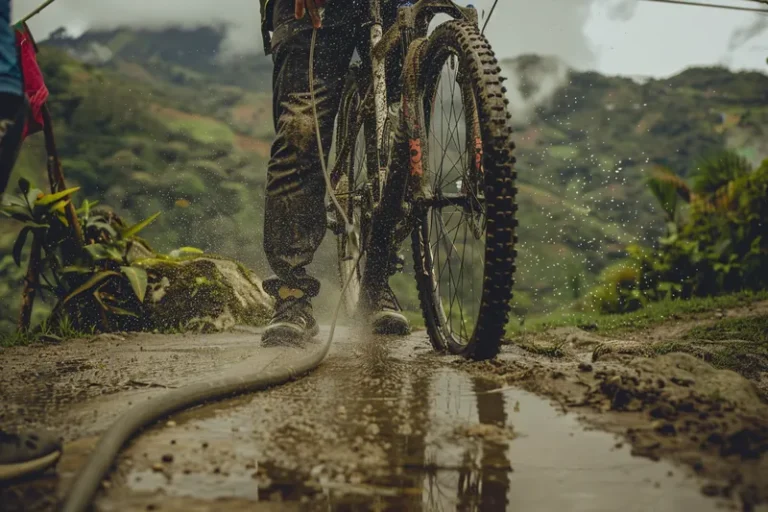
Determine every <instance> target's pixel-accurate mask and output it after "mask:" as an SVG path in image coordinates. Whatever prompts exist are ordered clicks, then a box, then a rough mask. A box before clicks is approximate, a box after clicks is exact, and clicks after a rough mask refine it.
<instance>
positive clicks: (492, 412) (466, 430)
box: [0, 329, 768, 511]
mask: <svg viewBox="0 0 768 512" xmlns="http://www.w3.org/2000/svg"><path fill="white" fill-rule="evenodd" d="M582 332H583V331H582ZM570 334H579V333H574V332H571V333H570ZM588 334H589V335H590V336H595V334H594V333H588ZM550 335H551V333H550ZM554 336H560V341H558V343H561V344H563V346H565V344H566V342H565V339H566V338H567V337H568V334H565V336H563V333H561V334H557V335H554ZM534 341H535V342H536V343H544V341H543V338H542V340H534ZM599 343H603V341H600V342H599ZM567 345H568V347H567V348H568V350H567V354H566V355H564V356H563V357H560V358H554V359H553V358H548V357H544V356H541V355H536V354H533V353H531V352H530V351H529V350H523V349H521V348H519V347H517V346H508V347H505V350H504V352H503V353H502V355H501V356H500V358H499V359H498V360H497V361H495V362H492V363H483V364H472V363H467V362H464V361H462V360H459V359H456V358H452V357H448V356H439V355H435V354H433V353H432V352H431V349H430V348H429V346H428V344H427V342H426V339H425V337H424V335H423V333H417V334H415V335H414V336H412V337H411V338H409V339H406V340H403V339H394V340H393V339H383V338H373V339H372V338H371V337H370V336H367V335H364V334H363V333H359V332H356V331H354V330H348V329H342V330H341V331H340V332H339V334H338V335H337V338H336V341H335V342H334V346H333V349H332V352H331V354H330V355H329V357H328V358H327V360H326V361H325V362H324V364H323V365H322V366H321V367H320V368H318V369H317V370H316V371H315V372H313V373H312V374H311V375H309V376H307V377H304V378H302V379H299V380H297V381H294V382H291V383H289V384H287V385H285V386H281V387H278V388H274V389H272V390H269V391H267V392H263V393H258V394H254V395H249V396H243V397H239V398H234V399H230V400H226V401H223V402H218V403H215V404H209V405H204V406H200V407H197V408H194V409H192V410H189V411H186V412H184V413H181V414H177V415H174V416H173V417H172V418H170V419H169V420H168V421H166V422H163V423H162V424H160V425H157V426H155V427H153V428H151V429H148V430H147V431H146V432H144V433H143V434H142V435H141V436H140V437H138V438H137V439H135V440H134V441H133V442H132V443H131V444H130V445H129V446H128V448H127V449H126V450H125V451H124V452H123V454H122V455H121V457H120V460H119V461H118V463H117V464H116V469H115V471H114V472H113V473H112V475H111V476H110V478H109V480H107V481H105V482H104V484H103V490H102V492H101V493H100V495H99V497H98V499H97V501H96V510H102V511H112V510H121V511H122V510H125V511H133V510H136V511H138V510H167V511H177V510H178V511H181V510H185V511H198V510H199V511H214V510H234V511H237V510H319V509H323V510H328V509H333V510H358V509H361V510H437V509H440V510H442V509H460V510H503V509H518V510H537V511H538V510H542V511H544V510H547V511H549V510H556V509H562V510H584V511H586V510H589V511H595V510H605V511H609V510H610V511H613V510H618V509H622V510H624V509H628V510H638V511H640V510H643V511H645V510H670V511H671V510H694V509H696V510H715V509H722V508H723V507H726V508H731V509H743V510H762V509H765V507H764V506H762V505H759V504H760V503H765V502H766V501H768V456H766V451H768V405H766V403H765V401H764V399H763V397H762V396H761V394H760V392H759V390H758V387H757V386H756V385H755V383H754V382H752V381H750V380H748V379H746V378H744V377H742V376H740V375H738V374H736V373H734V372H731V371H725V370H717V369H715V368H713V367H712V366H711V365H709V364H708V363H706V362H703V361H701V360H700V359H697V358H695V357H693V356H691V355H689V354H681V353H670V354H665V355H661V356H658V357H653V358H648V357H640V356H637V355H633V354H622V353H617V352H611V351H607V352H605V353H604V354H603V355H601V356H600V357H598V358H597V359H596V360H594V357H593V353H594V345H591V344H588V343H587V344H583V345H580V344H579V343H574V342H573V340H571V342H568V343H567ZM313 349H316V347H310V350H313ZM298 355H300V354H299V351H295V350H293V351H292V350H289V349H264V348H261V347H260V346H259V336H258V331H246V330H242V331H237V332H232V333H226V334H219V335H197V336H192V335H189V336H184V335H179V336H146V335H126V336H111V337H99V338H97V339H91V340H75V341H70V342H65V343H62V344H60V345H56V346H33V347H20V348H14V349H9V350H6V351H4V352H3V353H2V354H1V355H0V386H2V389H3V400H2V404H0V421H2V423H3V424H4V425H8V424H17V425H18V424H27V425H28V424H32V425H41V426H46V427H51V428H55V429H57V430H59V431H60V432H62V434H63V436H64V437H65V440H66V441H67V444H66V448H65V457H64V458H63V459H62V461H61V463H60V465H59V468H58V473H56V474H50V475H46V476H45V477H43V478H40V479H38V480H36V481H34V482H26V483H20V484H16V485H13V486H9V487H6V488H4V489H0V503H2V506H0V509H2V510H54V504H55V500H56V496H57V495H58V496H60V495H62V494H63V493H64V492H65V491H66V488H67V486H68V485H69V482H70V481H71V478H72V476H73V475H74V472H75V471H76V470H77V468H79V467H81V466H82V464H83V463H84V461H85V459H86V457H87V456H88V455H89V453H90V452H91V450H92V449H93V447H94V446H95V443H96V440H97V435H98V433H100V432H101V431H103V430H104V428H106V426H107V425H108V424H109V423H110V422H112V421H114V420H115V419H116V418H117V417H118V415H119V414H121V413H123V412H124V411H125V410H126V409H127V408H128V407H130V405H131V404H134V403H137V402H138V401H139V400H146V399H148V398H151V397H153V396H156V395H158V394H161V393H163V392H164V390H165V389H166V388H168V387H175V386H180V385H184V384H186V383H191V382H195V381H198V380H201V379H207V378H214V377H215V376H218V375H222V374H227V375H232V374H237V373H242V372H250V371H258V370H259V369H263V368H267V367H269V366H271V365H290V364H291V361H292V359H293V358H296V357H298Z"/></svg>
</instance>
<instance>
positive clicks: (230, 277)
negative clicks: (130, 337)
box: [137, 255, 272, 332]
mask: <svg viewBox="0 0 768 512" xmlns="http://www.w3.org/2000/svg"><path fill="white" fill-rule="evenodd" d="M137 265H138V266H141V267H143V268H145V269H146V270H147V273H148V275H149V286H148V289H147V295H146V298H145V299H144V310H145V317H146V324H147V325H150V326H152V328H154V329H160V330H173V329H181V330H199V331H204V332H215V331H222V330H226V329H230V328H232V327H234V326H235V325H255V326H259V325H264V324H265V323H266V321H267V319H268V318H269V315H270V313H271V310H272V301H271V299H270V297H269V296H268V295H267V294H266V293H265V292H264V289H263V287H262V284H261V280H260V279H259V278H258V277H256V276H255V275H254V274H253V273H252V272H251V271H249V270H248V269H246V268H245V267H244V266H243V265H241V264H240V263H238V262H236V261H233V260H229V259H226V258H220V257H214V256H208V255H205V256H202V255H201V256H194V257H187V258H182V259H170V258H162V259H159V258H158V259H146V260H142V261H141V262H138V263H137Z"/></svg>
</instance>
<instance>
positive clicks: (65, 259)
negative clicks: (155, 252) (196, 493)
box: [0, 179, 159, 330]
mask: <svg viewBox="0 0 768 512" xmlns="http://www.w3.org/2000/svg"><path fill="white" fill-rule="evenodd" d="M77 190H78V188H71V189H68V190H63V191H61V192H57V193H53V194H46V193H43V192H42V191H41V190H39V189H36V188H33V187H32V185H31V184H30V182H29V181H27V180H25V179H21V180H19V191H20V194H19V195H18V196H17V197H11V198H10V200H9V203H8V204H5V205H2V206H1V207H0V211H1V212H2V213H4V214H5V215H6V216H8V217H11V218H13V219H15V220H17V221H19V222H21V223H22V229H21V231H20V232H19V235H18V237H17V238H16V242H15V243H14V246H13V259H14V262H15V263H16V265H19V266H21V264H22V262H21V258H22V253H23V251H24V247H25V245H26V244H27V241H28V240H29V238H30V234H31V235H32V239H33V240H34V242H33V243H37V244H39V246H40V248H41V250H42V253H43V256H42V258H41V260H40V262H39V268H38V269H37V270H38V271H39V275H40V277H41V282H40V283H39V287H40V290H41V291H42V292H44V293H50V294H52V295H53V296H54V297H55V299H56V306H55V307H54V310H53V314H52V321H54V322H55V321H59V322H61V321H62V319H64V318H67V319H68V320H67V322H69V323H71V325H72V328H74V329H77V330H88V329H94V328H99V329H110V328H114V327H115V326H120V327H123V328H129V327H130V326H131V324H135V323H136V322H137V321H138V320H137V319H140V318H141V311H142V304H143V302H144V298H145V295H146V291H147V285H148V276H147V272H146V270H144V269H143V268H141V267H140V266H138V265H136V264H135V263H136V262H137V260H138V259H140V258H141V257H143V256H147V255H149V254H151V250H150V249H149V247H148V246H147V244H146V242H144V241H143V240H141V239H139V238H138V237H137V235H138V234H139V232H141V231H142V230H143V229H144V228H146V227H147V226H148V225H149V224H151V223H152V222H153V221H154V220H155V219H157V217H158V215H159V214H155V215H153V216H151V217H149V218H148V219H146V220H143V221H141V222H139V223H137V224H134V225H132V226H125V225H124V224H123V223H122V221H121V220H120V219H119V218H118V217H117V216H116V215H115V214H114V212H112V211H110V210H108V209H104V208H101V209H99V208H97V207H96V203H94V202H89V201H88V200H87V199H86V200H84V201H83V203H82V205H81V206H80V207H79V208H78V209H77V210H76V211H77V216H78V218H79V220H80V223H81V225H82V226H83V227H84V232H85V233H84V235H85V241H86V245H85V246H84V247H83V248H82V249H81V250H80V249H77V248H74V247H73V245H72V244H71V237H70V236H69V230H68V227H69V226H68V221H67V218H66V216H65V215H64V207H65V206H66V205H67V204H68V203H69V199H66V198H67V197H69V196H71V195H72V194H73V193H75V192H77ZM32 264H34V262H31V263H30V265H32ZM67 325H69V324H67Z"/></svg>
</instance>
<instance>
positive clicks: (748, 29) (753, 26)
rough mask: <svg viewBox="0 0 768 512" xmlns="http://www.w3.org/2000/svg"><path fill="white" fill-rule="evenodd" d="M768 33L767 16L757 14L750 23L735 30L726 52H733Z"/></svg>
mask: <svg viewBox="0 0 768 512" xmlns="http://www.w3.org/2000/svg"><path fill="white" fill-rule="evenodd" d="M766 31H768V16H766V15H765V14H757V15H755V17H754V18H753V19H752V21H751V22H750V23H749V24H747V25H745V26H742V27H739V28H737V29H736V30H735V31H734V32H733V34H732V35H731V38H730V40H729V41H728V51H729V52H734V51H736V50H738V49H739V48H741V47H742V46H744V45H745V44H746V43H748V42H749V41H751V40H752V39H754V38H755V37H757V36H759V35H760V34H762V33H763V32H766Z"/></svg>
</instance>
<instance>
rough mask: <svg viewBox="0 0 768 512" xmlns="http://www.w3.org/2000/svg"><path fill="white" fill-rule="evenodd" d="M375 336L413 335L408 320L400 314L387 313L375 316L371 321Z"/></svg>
mask: <svg viewBox="0 0 768 512" xmlns="http://www.w3.org/2000/svg"><path fill="white" fill-rule="evenodd" d="M371 325H372V328H373V334H380V335H390V336H407V335H409V334H411V326H410V324H409V322H408V319H407V318H405V317H404V316H403V315H401V314H399V313H386V314H381V315H376V316H374V318H373V320H372V321H371Z"/></svg>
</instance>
